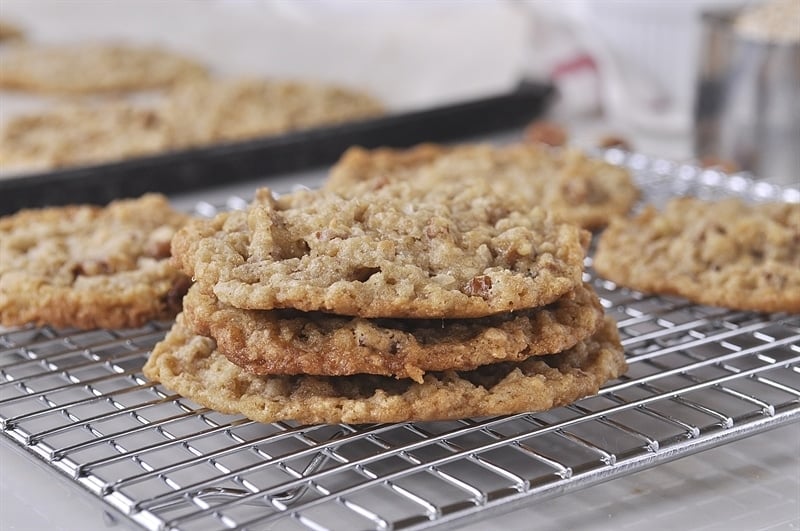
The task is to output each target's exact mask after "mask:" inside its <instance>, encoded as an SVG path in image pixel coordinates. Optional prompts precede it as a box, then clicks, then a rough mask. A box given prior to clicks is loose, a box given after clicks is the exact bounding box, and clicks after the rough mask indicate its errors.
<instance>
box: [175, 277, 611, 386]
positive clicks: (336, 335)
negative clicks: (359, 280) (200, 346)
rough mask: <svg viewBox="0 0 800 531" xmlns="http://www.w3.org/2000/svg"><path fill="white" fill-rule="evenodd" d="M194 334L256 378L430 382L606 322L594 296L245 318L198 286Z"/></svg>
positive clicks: (549, 345) (580, 336)
mask: <svg viewBox="0 0 800 531" xmlns="http://www.w3.org/2000/svg"><path fill="white" fill-rule="evenodd" d="M183 314H184V319H185V320H186V323H187V324H188V325H189V326H190V328H191V329H192V330H193V331H194V332H196V333H198V334H200V335H203V336H208V337H211V338H213V339H214V340H215V341H216V343H217V349H218V350H219V351H220V352H222V353H223V354H224V355H225V356H226V357H227V358H228V359H229V360H230V361H232V362H233V363H235V364H236V365H239V366H240V367H242V368H244V369H245V370H247V371H249V372H252V373H254V374H317V375H326V376H338V375H349V374H359V373H366V374H382V375H386V376H394V377H396V378H412V379H414V380H416V381H418V382H421V381H422V377H423V375H424V373H425V372H428V371H442V370H449V369H453V370H471V369H474V368H476V367H478V366H480V365H486V364H489V363H497V362H499V361H522V360H524V359H526V358H529V357H530V356H534V355H546V354H554V353H557V352H561V351H563V350H566V349H568V348H570V347H573V346H574V345H575V344H576V343H578V342H579V341H582V340H584V339H586V338H587V337H588V336H590V335H591V334H592V333H594V331H595V330H596V329H597V327H598V326H599V323H600V322H601V321H602V319H603V307H602V306H601V305H600V301H599V300H598V298H597V295H596V294H595V293H594V291H593V290H592V288H591V287H590V286H588V285H584V286H581V287H580V288H578V289H576V290H575V292H573V293H571V294H569V295H567V296H564V297H562V298H561V299H559V300H558V301H556V302H554V303H552V304H550V305H549V306H545V307H542V308H536V309H531V310H521V311H518V312H513V313H505V314H500V315H496V316H492V317H484V318H481V319H430V320H429V319H405V320H402V319H362V318H359V317H342V316H337V315H333V314H327V313H321V312H298V311H296V310H240V309H238V308H234V307H232V306H229V305H226V304H224V303H221V302H219V301H218V300H216V298H215V297H214V296H213V295H211V294H207V293H204V292H203V290H202V289H201V287H200V286H199V285H194V286H193V287H192V288H191V289H190V290H189V293H188V294H187V296H186V297H185V299H184V302H183Z"/></svg>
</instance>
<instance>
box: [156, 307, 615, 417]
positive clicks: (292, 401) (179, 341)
mask: <svg viewBox="0 0 800 531" xmlns="http://www.w3.org/2000/svg"><path fill="white" fill-rule="evenodd" d="M625 369H626V364H625V356H624V352H623V349H622V346H621V345H620V341H619V335H618V333H617V328H616V324H615V323H614V322H613V321H612V320H610V319H609V318H606V320H605V323H604V324H603V325H602V326H601V327H600V328H599V329H598V331H597V332H596V333H595V334H594V336H592V337H591V338H590V339H587V340H586V341H583V342H581V343H579V344H578V345H576V346H575V347H573V348H571V349H569V350H567V351H565V352H563V353H561V354H555V355H552V356H534V357H531V358H528V359H527V360H525V361H523V362H521V363H494V364H492V365H485V366H483V367H480V368H478V369H476V370H474V371H466V372H457V371H443V372H437V373H428V374H426V375H425V378H424V381H423V382H422V383H417V382H414V381H412V380H410V379H402V380H398V379H395V378H391V377H386V376H375V375H356V376H327V377H326V376H305V375H300V376H256V375H254V374H251V373H249V372H246V371H244V370H243V369H241V368H240V367H238V366H237V365H234V364H233V363H231V362H230V361H228V360H227V359H226V358H225V356H223V355H222V354H220V353H219V352H217V351H216V348H215V343H214V341H213V340H212V339H209V338H206V337H203V336H198V335H194V334H193V333H192V332H191V331H190V330H189V329H188V328H187V326H186V325H185V322H184V319H183V316H182V315H179V316H178V319H177V321H176V323H175V325H174V326H173V328H172V330H171V331H170V332H169V333H168V334H167V337H166V338H165V339H164V341H162V342H160V343H159V344H157V345H156V346H155V348H154V349H153V352H152V354H151V356H150V359H149V360H148V361H147V364H146V365H145V367H144V374H145V375H146V376H147V377H148V378H150V379H151V380H154V381H158V382H160V383H161V384H163V385H164V387H166V388H168V389H170V390H172V391H174V392H176V393H179V394H181V395H182V396H184V397H186V398H189V399H191V400H193V401H195V402H197V403H199V404H201V405H203V406H205V407H209V408H212V409H215V410H217V411H220V412H223V413H231V414H234V413H241V414H243V415H245V416H247V417H249V418H251V419H253V420H255V421H258V422H275V421H279V420H296V421H299V422H302V423H309V424H310V423H338V422H348V423H372V422H404V421H428V420H444V419H458V418H466V417H475V416H485V415H505V414H511V413H519V412H525V411H541V410H545V409H550V408H554V407H558V406H561V405H564V404H568V403H570V402H572V401H574V400H577V399H579V398H582V397H584V396H587V395H591V394H594V393H597V391H598V390H599V388H600V386H601V385H602V384H603V383H604V382H606V381H608V380H610V379H612V378H616V377H618V376H619V375H621V374H622V373H623V372H624V371H625Z"/></svg>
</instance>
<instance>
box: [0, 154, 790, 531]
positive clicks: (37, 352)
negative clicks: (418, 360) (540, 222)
mask: <svg viewBox="0 0 800 531" xmlns="http://www.w3.org/2000/svg"><path fill="white" fill-rule="evenodd" d="M607 157H608V158H609V160H611V161H613V162H617V163H622V164H625V165H627V166H629V167H631V168H632V169H633V170H634V171H635V172H636V175H637V176H638V177H639V179H640V184H642V186H643V187H644V189H645V191H646V194H647V199H648V200H651V201H656V202H659V201H662V200H663V199H664V198H666V197H669V196H671V195H675V194H683V193H693V194H695V195H699V196H704V195H707V196H713V197H718V196H720V195H721V194H736V195H742V196H746V197H748V198H751V199H755V200H759V199H784V200H790V201H797V200H798V194H797V191H796V190H786V189H782V188H778V187H774V186H771V185H768V184H765V183H756V182H753V181H750V180H748V179H747V178H745V177H736V176H735V177H727V176H724V175H722V174H719V173H716V172H709V171H705V172H703V171H700V170H697V169H695V168H692V167H689V166H678V165H675V164H673V163H670V162H668V161H660V160H653V159H649V158H646V157H642V156H639V155H634V156H631V155H628V154H625V153H623V152H618V151H610V152H608V153H607ZM244 204H245V201H244V200H242V199H241V198H233V199H231V200H228V201H227V203H226V208H238V207H241V206H244ZM214 208H215V207H213V206H212V204H210V203H202V204H200V205H198V210H199V211H202V212H204V213H206V214H208V213H212V212H211V211H213V210H214ZM589 265H590V263H589ZM591 275H592V273H591V268H589V269H588V273H587V278H588V279H589V280H591V282H592V283H593V284H594V286H595V288H596V289H597V292H598V294H599V296H600V298H601V300H602V303H603V305H604V306H605V307H606V309H607V312H608V313H609V314H611V315H612V316H613V317H615V318H616V319H617V321H618V323H619V328H620V332H621V335H622V338H623V344H624V345H625V349H626V354H627V357H628V362H629V364H630V369H629V371H628V373H627V374H626V375H625V376H623V377H622V378H620V379H619V380H616V381H613V382H609V384H607V385H606V386H605V387H604V389H603V390H602V391H601V392H600V394H599V395H597V396H595V397H590V398H586V399H583V400H581V401H579V402H577V403H575V404H573V405H571V406H567V407H563V408H559V409H555V410H551V411H548V412H544V413H531V414H519V415H512V416H506V417H493V418H482V419H464V420H460V421H447V422H423V423H407V424H378V425H361V426H350V425H321V426H300V425H296V424H293V423H290V422H285V423H284V422H281V423H274V424H259V423H255V422H252V421H249V420H247V419H245V418H243V417H237V416H229V415H222V414H219V413H216V412H214V411H211V410H208V409H206V408H202V407H199V406H198V405H196V404H194V403H192V402H191V401H189V400H186V399H183V398H181V397H180V396H177V395H175V394H171V393H169V392H167V391H165V390H164V389H162V388H161V387H160V386H157V385H154V384H153V383H151V382H148V381H147V380H146V379H145V378H144V377H143V376H142V375H141V367H142V365H143V363H144V360H145V358H146V356H147V354H148V352H149V350H150V348H151V347H152V346H153V345H154V344H155V343H156V342H157V341H158V340H160V339H161V338H162V337H163V335H164V333H165V331H166V330H167V329H168V328H169V326H170V323H151V324H149V325H147V326H145V327H143V328H140V329H135V330H94V331H76V330H54V329H51V328H48V327H45V328H24V329H13V330H0V422H2V432H3V434H4V435H5V436H6V437H7V438H9V439H11V440H13V441H14V442H15V443H17V444H19V445H20V446H22V447H23V448H24V449H25V450H26V451H27V452H29V453H31V454H33V455H35V456H38V457H39V458H41V459H43V460H44V461H45V462H46V463H47V464H48V465H49V466H50V467H52V468H53V469H54V470H57V471H59V472H60V473H62V474H65V475H66V476H67V477H69V478H71V479H72V480H73V481H74V482H75V483H77V484H79V485H81V486H83V487H84V488H85V489H86V490H88V491H89V492H90V493H92V494H93V495H94V496H96V497H97V498H99V499H101V500H102V501H103V502H105V503H106V504H108V505H110V506H111V507H114V508H115V509H117V510H118V511H119V512H120V513H121V514H123V515H125V516H126V517H128V518H129V519H131V520H132V521H134V522H136V523H138V524H139V525H141V526H143V527H145V528H150V529H159V528H166V529H171V528H175V529H185V530H193V529H198V530H199V529H202V530H208V529H227V528H232V527H245V528H247V529H254V530H255V529H270V530H283V529H287V530H288V529H347V530H349V529H417V528H423V527H430V526H435V525H446V524H452V523H454V522H456V521H463V520H464V519H467V518H480V517H485V516H486V515H487V514H491V510H492V509H495V510H501V509H507V508H511V507H513V506H514V505H515V504H518V503H520V502H522V501H533V500H540V499H543V498H546V497H552V496H556V495H559V494H563V493H565V492H569V491H571V490H575V489H578V488H581V487H585V486H589V485H592V484H595V483H598V482H602V481H605V480H608V479H611V478H614V477H617V476H621V475H624V474H628V473H632V472H635V471H638V470H642V469H644V468H647V467H649V466H653V465H657V464H659V463H663V462H667V461H669V460H671V459H674V458H677V457H680V456H683V455H688V454H690V453H693V452H696V451H699V450H702V449H705V448H710V447H713V446H716V445H719V444H723V443H725V442H728V441H733V440H736V439H738V438H741V437H744V436H747V435H750V434H753V433H757V432H760V431H764V430H766V429H769V428H771V427H776V426H779V425H782V424H786V423H789V422H792V421H797V420H798V419H800V316H798V315H794V316H790V315H785V314H773V315H763V314H756V313H751V312H740V311H729V310H724V309H719V308H710V307H703V306H696V305H693V304H690V303H688V302H687V301H685V300H683V299H681V298H677V297H674V298H673V297H653V296H645V295H642V294H640V293H638V292H634V291H630V290H627V289H623V288H619V287H617V286H615V285H614V284H613V283H610V282H606V281H603V280H602V279H598V278H592V276H591ZM487 509H488V510H487ZM479 511H480V512H481V513H480V516H479V515H478V512H479Z"/></svg>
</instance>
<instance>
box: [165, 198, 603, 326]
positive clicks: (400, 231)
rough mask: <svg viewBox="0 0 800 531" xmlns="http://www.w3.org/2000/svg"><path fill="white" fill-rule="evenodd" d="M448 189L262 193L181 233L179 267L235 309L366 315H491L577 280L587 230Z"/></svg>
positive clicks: (553, 295)
mask: <svg viewBox="0 0 800 531" xmlns="http://www.w3.org/2000/svg"><path fill="white" fill-rule="evenodd" d="M403 185H404V184H403V183H398V186H403ZM449 190H450V192H449V193H447V194H445V192H444V189H443V190H442V191H441V197H442V198H444V196H445V195H446V196H447V197H446V199H447V200H446V201H435V202H424V201H417V202H409V201H406V200H404V199H401V198H399V197H398V196H397V195H396V194H394V193H393V192H391V191H390V190H381V191H378V192H374V193H371V194H368V195H362V196H360V197H357V198H354V199H343V198H341V197H339V196H338V195H336V194H333V193H330V192H320V191H300V192H295V193H292V194H287V195H285V196H282V197H280V198H278V199H275V198H273V197H272V194H271V192H270V190H269V189H266V188H264V189H261V190H259V191H258V192H257V195H256V199H255V200H254V202H253V203H252V205H251V206H250V208H249V209H248V211H247V212H231V213H223V214H219V215H218V216H217V217H216V218H214V219H212V220H202V221H197V222H194V223H192V224H190V225H188V226H187V227H185V228H184V229H183V230H181V231H180V232H179V233H178V234H177V235H176V237H175V239H174V241H173V246H172V250H173V255H174V257H175V263H176V264H177V265H178V267H180V268H181V269H182V270H183V271H184V272H185V273H186V274H188V275H190V276H192V277H194V278H196V279H197V281H198V282H199V283H200V284H203V285H204V286H207V287H209V288H213V291H214V293H215V294H216V296H217V297H218V298H219V299H220V300H221V301H222V302H225V303H227V304H230V305H232V306H235V307H237V308H244V309H259V310H271V309H276V308H293V309H297V310H302V311H325V312H330V313H335V314H339V315H353V316H358V317H368V318H372V317H396V318H440V317H447V318H466V317H485V316H487V315H491V314H495V313H503V312H508V311H516V310H521V309H525V308H533V307H537V306H542V305H545V304H549V303H551V302H553V301H555V300H556V299H558V298H560V297H561V296H562V295H564V294H566V293H568V292H570V291H572V290H573V289H575V288H576V287H578V286H579V285H580V284H581V282H582V281H581V275H582V272H583V256H584V252H585V251H584V248H585V245H586V244H587V243H588V233H586V232H585V231H582V230H581V229H579V228H577V227H575V226H573V225H570V224H565V223H558V222H554V221H553V220H552V219H551V218H550V216H549V215H548V214H547V213H546V212H544V211H543V210H542V209H532V210H530V209H529V210H521V211H520V210H510V209H509V208H508V207H507V205H506V201H505V200H504V199H503V198H500V197H499V196H496V195H493V194H492V193H491V190H490V189H489V187H488V185H486V184H485V183H484V185H482V186H478V185H475V186H470V187H464V186H450V187H449Z"/></svg>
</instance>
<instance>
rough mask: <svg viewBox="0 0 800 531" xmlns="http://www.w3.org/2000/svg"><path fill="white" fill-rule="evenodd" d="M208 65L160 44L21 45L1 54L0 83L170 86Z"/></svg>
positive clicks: (64, 87) (74, 88) (48, 87)
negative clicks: (157, 45) (132, 45)
mask: <svg viewBox="0 0 800 531" xmlns="http://www.w3.org/2000/svg"><path fill="white" fill-rule="evenodd" d="M206 75H207V73H206V69H205V67H203V66H201V65H200V64H198V63H197V62H195V61H193V60H191V59H188V58H186V57H183V56H181V55H179V54H177V53H173V52H170V51H167V50H163V49H160V48H157V47H131V46H124V45H117V44H97V43H85V44H69V45H59V46H56V45H20V46H15V47H14V48H13V49H9V50H7V51H4V52H3V54H2V56H1V57H0V87H2V88H5V89H12V90H20V91H27V92H45V93H54V94H57V93H62V94H88V93H102V92H124V91H133V90H146V89H157V88H164V87H168V86H170V85H172V84H174V83H176V82H179V81H182V80H186V79H193V78H196V77H205V76H206Z"/></svg>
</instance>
